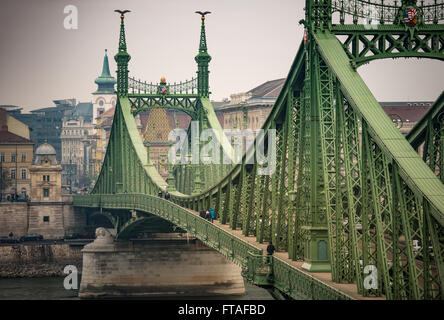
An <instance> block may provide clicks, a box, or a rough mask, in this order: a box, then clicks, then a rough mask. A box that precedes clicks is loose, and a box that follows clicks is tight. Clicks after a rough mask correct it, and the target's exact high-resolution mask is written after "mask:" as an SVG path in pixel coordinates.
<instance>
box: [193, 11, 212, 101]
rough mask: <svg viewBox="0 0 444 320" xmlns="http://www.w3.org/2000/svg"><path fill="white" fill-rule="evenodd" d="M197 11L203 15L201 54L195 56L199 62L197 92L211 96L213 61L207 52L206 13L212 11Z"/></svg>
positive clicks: (204, 95) (203, 95)
mask: <svg viewBox="0 0 444 320" xmlns="http://www.w3.org/2000/svg"><path fill="white" fill-rule="evenodd" d="M196 13H198V14H200V15H201V16H202V18H201V20H202V26H201V29H200V42H199V54H198V55H197V56H196V57H195V58H194V60H196V62H197V92H198V94H199V95H200V96H202V97H209V95H210V92H209V85H208V78H209V73H210V72H209V71H208V64H209V62H210V61H211V56H210V55H209V54H208V52H207V39H206V36H205V15H207V14H209V13H211V12H209V11H205V12H201V11H196Z"/></svg>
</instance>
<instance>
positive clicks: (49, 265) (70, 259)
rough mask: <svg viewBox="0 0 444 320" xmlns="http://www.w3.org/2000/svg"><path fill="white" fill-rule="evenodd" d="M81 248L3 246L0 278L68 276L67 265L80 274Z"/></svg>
mask: <svg viewBox="0 0 444 320" xmlns="http://www.w3.org/2000/svg"><path fill="white" fill-rule="evenodd" d="M82 248H83V245H80V246H79V245H70V244H68V243H42V244H40V243H38V244H37V243H33V244H23V243H20V244H8V245H0V278H33V277H55V276H66V274H64V273H63V269H64V268H65V266H67V265H74V266H75V267H76V268H77V270H78V272H79V273H81V271H82V252H81V250H82Z"/></svg>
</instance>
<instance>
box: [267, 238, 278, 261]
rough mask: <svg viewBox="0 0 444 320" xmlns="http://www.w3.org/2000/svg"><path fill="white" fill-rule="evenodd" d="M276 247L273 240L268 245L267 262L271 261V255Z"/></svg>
mask: <svg viewBox="0 0 444 320" xmlns="http://www.w3.org/2000/svg"><path fill="white" fill-rule="evenodd" d="M275 250H276V248H275V247H274V245H273V242H271V241H270V243H269V244H268V246H267V263H270V262H271V256H272V255H273V253H274V251H275Z"/></svg>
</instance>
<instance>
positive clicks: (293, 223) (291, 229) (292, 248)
mask: <svg viewBox="0 0 444 320" xmlns="http://www.w3.org/2000/svg"><path fill="white" fill-rule="evenodd" d="M288 198H289V200H290V202H291V206H290V207H289V209H290V210H289V216H288V239H289V240H290V241H289V246H288V253H289V256H290V258H292V259H295V257H296V256H297V250H296V248H297V243H296V240H297V234H296V232H297V230H298V217H296V214H295V212H296V191H294V190H291V191H289V192H288Z"/></svg>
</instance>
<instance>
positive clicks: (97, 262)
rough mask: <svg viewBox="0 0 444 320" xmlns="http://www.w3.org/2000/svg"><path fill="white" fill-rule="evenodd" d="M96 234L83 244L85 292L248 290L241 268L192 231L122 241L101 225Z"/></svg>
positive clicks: (107, 294) (97, 295)
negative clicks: (203, 242) (188, 233)
mask: <svg viewBox="0 0 444 320" xmlns="http://www.w3.org/2000/svg"><path fill="white" fill-rule="evenodd" d="M96 236H97V238H96V240H95V241H94V242H92V243H90V244H88V245H86V246H85V247H84V248H83V250H82V252H83V269H82V270H83V271H82V280H81V284H80V290H79V297H80V298H86V299H88V298H107V297H108V298H115V297H149V296H152V297H159V296H183V297H193V296H200V297H202V296H218V295H221V296H223V295H237V294H239V295H241V294H244V293H245V287H244V281H243V278H242V275H241V268H240V267H239V266H237V265H235V264H233V263H232V262H231V261H229V260H228V259H227V258H225V257H224V256H222V255H221V254H220V253H218V252H217V251H215V250H213V249H211V248H208V247H206V246H204V245H203V244H202V243H201V242H200V241H198V240H196V239H189V238H187V236H186V234H155V235H153V237H152V238H150V239H144V240H133V241H125V242H122V241H114V237H113V235H111V233H110V232H109V231H108V229H105V228H98V229H97V230H96Z"/></svg>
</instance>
